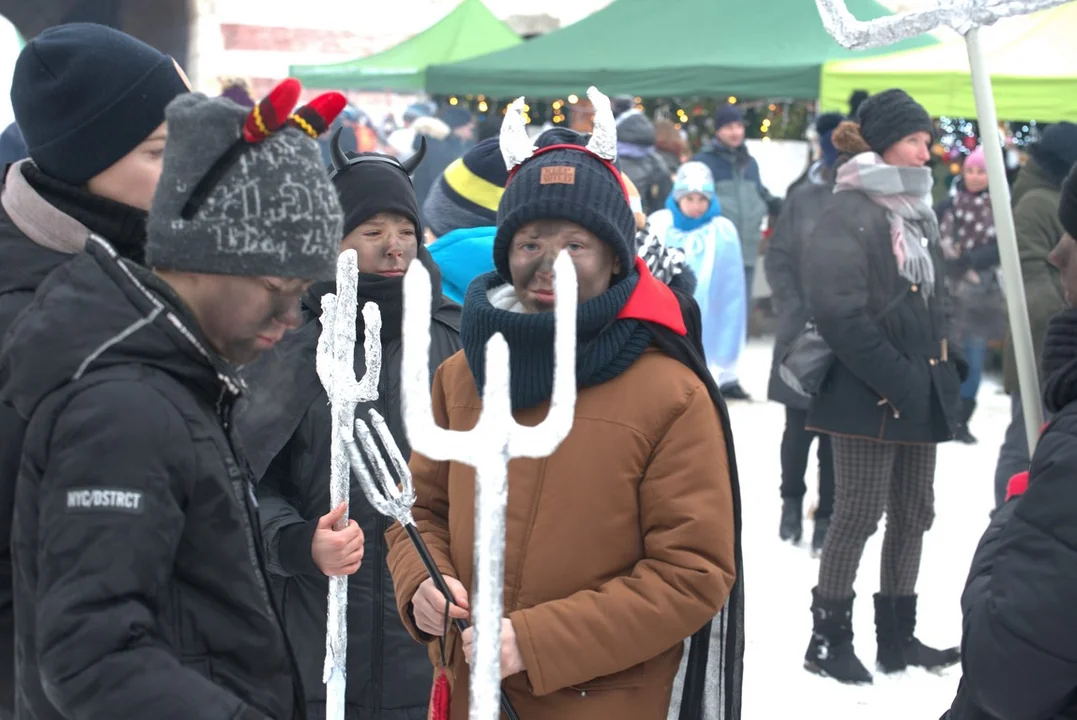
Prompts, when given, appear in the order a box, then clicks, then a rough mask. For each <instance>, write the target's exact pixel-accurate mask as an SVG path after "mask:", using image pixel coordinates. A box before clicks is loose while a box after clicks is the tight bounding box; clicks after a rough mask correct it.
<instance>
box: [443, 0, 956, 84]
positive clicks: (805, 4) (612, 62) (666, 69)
mask: <svg viewBox="0 0 1077 720" xmlns="http://www.w3.org/2000/svg"><path fill="white" fill-rule="evenodd" d="M849 9H850V10H851V11H852V12H854V13H855V14H856V16H857V17H858V18H863V19H868V18H877V17H881V16H883V15H886V14H887V10H886V9H885V8H884V7H883V6H881V5H879V4H877V3H875V2H873V0H850V1H849ZM934 42H935V41H934V40H933V39H932V38H929V37H923V38H918V39H915V40H909V41H906V42H903V43H900V44H899V45H898V46H896V47H898V48H899V49H907V48H911V47H922V46H924V45H928V44H932V43H934ZM888 50H889V49H888ZM853 56H854V53H853V52H852V51H850V50H845V49H843V48H841V47H840V46H839V45H838V44H837V43H836V42H834V40H833V39H832V38H831V37H830V36H829V35H827V32H826V30H824V29H823V23H822V21H821V20H820V18H819V11H818V10H817V9H816V7H815V3H814V2H811V0H765V1H764V3H763V4H760V3H750V2H743V1H736V2H734V1H733V0H727V1H725V2H719V1H718V0H680V1H679V2H677V3H672V4H671V3H661V2H655V1H654V0H614V2H613V3H612V4H610V5H608V6H607V7H605V8H604V9H602V10H599V11H598V12H596V13H594V14H592V15H590V16H588V17H586V18H584V19H583V20H581V21H580V22H578V23H575V24H573V25H569V26H568V27H566V28H563V29H561V30H557V31H554V32H552V33H550V34H548V35H543V36H541V37H537V38H535V39H533V40H529V41H528V42H526V43H524V44H522V45H519V46H517V47H512V48H509V49H507V50H502V51H500V52H495V53H491V54H488V55H483V56H480V57H476V58H473V59H471V60H464V61H462V62H456V63H453V64H450V65H444V64H439V65H433V66H431V67H430V68H428V69H427V72H426V90H427V92H428V93H430V94H432V95H450V94H479V93H484V94H486V95H491V96H500V97H514V96H518V95H527V96H528V97H559V96H564V95H567V94H569V93H580V92H581V91H582V90H584V89H586V88H587V86H588V85H596V86H597V87H598V88H599V89H600V90H602V91H603V92H604V93H606V94H608V95H613V94H621V93H627V94H633V95H640V96H644V97H669V96H676V95H711V96H714V95H725V94H730V95H744V96H748V97H772V98H793V99H805V100H814V99H816V98H817V97H818V95H819V73H820V71H821V69H822V66H823V63H825V62H826V61H827V60H835V59H841V58H849V57H853Z"/></svg>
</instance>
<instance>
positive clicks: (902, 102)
mask: <svg viewBox="0 0 1077 720" xmlns="http://www.w3.org/2000/svg"><path fill="white" fill-rule="evenodd" d="M856 119H857V122H858V123H859V124H860V136H861V137H863V138H864V142H866V143H867V144H868V145H869V146H870V147H871V149H872V150H874V151H875V152H877V153H879V154H880V155H881V154H882V153H883V152H884V151H885V150H886V149H887V148H889V147H890V146H891V145H893V144H894V143H896V142H898V141H899V140H901V139H902V138H903V137H906V136H908V135H912V134H913V133H916V132H926V133H927V134H928V135H931V136H932V137H934V136H935V124H934V123H933V122H931V116H930V115H928V114H927V110H925V109H924V107H923V105H921V104H920V103H918V102H916V101H915V100H913V99H912V98H911V97H909V94H908V93H906V92H905V91H904V90H897V89H893V90H884V91H883V92H881V93H878V94H875V95H872V96H871V97H869V98H868V99H867V100H865V101H864V102H862V103H860V107H859V108H857V111H856Z"/></svg>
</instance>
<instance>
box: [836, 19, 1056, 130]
mask: <svg viewBox="0 0 1077 720" xmlns="http://www.w3.org/2000/svg"><path fill="white" fill-rule="evenodd" d="M1074 31H1077V2H1070V3H1067V4H1065V5H1060V6H1058V7H1055V8H1051V9H1050V10H1044V11H1042V12H1038V13H1036V14H1034V15H1023V16H1019V17H1013V18H1007V19H1005V20H1004V21H1002V22H1000V23H999V24H997V25H994V26H991V27H987V28H983V29H982V30H981V39H982V42H983V45H984V50H985V54H986V56H987V62H988V64H989V66H990V69H991V82H992V84H993V85H994V95H995V105H996V107H997V109H998V116H999V119H1000V120H1036V121H1038V122H1045V123H1049V122H1058V121H1060V120H1069V121H1077V41H1075V39H1074ZM947 32H948V33H949V35H950V38H949V39H948V40H946V41H945V42H943V43H942V44H939V45H933V46H930V47H926V48H921V49H918V50H906V51H903V52H897V53H891V54H888V55H881V56H876V57H870V58H862V59H855V60H842V61H835V62H830V63H827V64H825V65H824V66H823V74H822V78H821V83H820V89H819V94H820V103H821V107H822V109H823V110H824V111H830V110H833V111H838V112H845V111H847V108H848V106H849V95H850V94H852V92H853V91H854V90H867V91H868V92H872V93H874V92H878V91H880V90H886V89H887V88H892V87H899V88H902V89H903V90H905V91H906V92H908V93H909V94H910V95H912V96H913V97H914V98H916V100H917V101H919V102H920V103H921V104H922V105H923V106H924V107H925V108H927V111H928V112H929V113H931V114H932V115H933V116H936V117H938V116H941V115H948V116H956V117H966V118H974V117H976V104H975V101H974V100H973V97H972V81H971V78H970V76H969V60H968V51H967V49H966V46H965V42H964V40H963V39H962V38H960V37H958V36H957V35H956V34H955V33H953V32H952V31H947Z"/></svg>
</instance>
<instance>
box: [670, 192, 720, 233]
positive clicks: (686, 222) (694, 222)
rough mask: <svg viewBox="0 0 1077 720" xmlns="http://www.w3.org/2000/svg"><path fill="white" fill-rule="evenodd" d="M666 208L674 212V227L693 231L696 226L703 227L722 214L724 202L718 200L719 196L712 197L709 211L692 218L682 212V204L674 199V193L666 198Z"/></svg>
mask: <svg viewBox="0 0 1077 720" xmlns="http://www.w3.org/2000/svg"><path fill="white" fill-rule="evenodd" d="M666 209H668V210H669V211H670V212H671V213H673V227H675V228H677V229H678V230H683V231H684V232H692V231H693V230H695V229H696V228H701V227H703V226H704V225H706V224H707V223H709V222H710V221H711V220H713V219H714V218H716V217H718V216H719V215H721V214H722V203H720V202H718V198H717V197H712V198H711V204H710V207H708V208H707V212H705V213H703V214H702V215H701V216H699V217H697V218H690V217H688V216H687V215H685V214H684V213H683V212H681V206H680V205H678V204H677V201H676V200H674V199H673V195H672V193H671V194H670V196H669V197H667V198H666Z"/></svg>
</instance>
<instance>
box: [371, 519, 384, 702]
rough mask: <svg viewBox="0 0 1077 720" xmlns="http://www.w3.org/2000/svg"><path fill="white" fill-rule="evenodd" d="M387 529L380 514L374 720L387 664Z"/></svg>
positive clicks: (376, 555) (377, 527) (376, 553)
mask: <svg viewBox="0 0 1077 720" xmlns="http://www.w3.org/2000/svg"><path fill="white" fill-rule="evenodd" d="M387 529H388V528H386V527H385V516H383V515H382V514H381V513H378V517H377V518H375V519H374V534H375V535H376V536H377V537H376V538H374V553H373V556H374V558H376V560H375V562H377V567H375V568H374V654H373V662H372V663H371V669H370V673H371V677H370V684H371V687H372V688H373V695H374V698H373V701H372V702H371V704H370V705H371V708H372V714H371V717H372V718H373V719H374V720H378V718H379V717H381V700H382V698H381V683H382V666H383V665H384V664H385V658H384V657H382V653H383V652H384V651H385V648H384V645H385V597H384V595H385V587H384V586H385V577H384V567H385V562H386V557H385V541H384V536H385V531H386V530H387Z"/></svg>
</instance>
